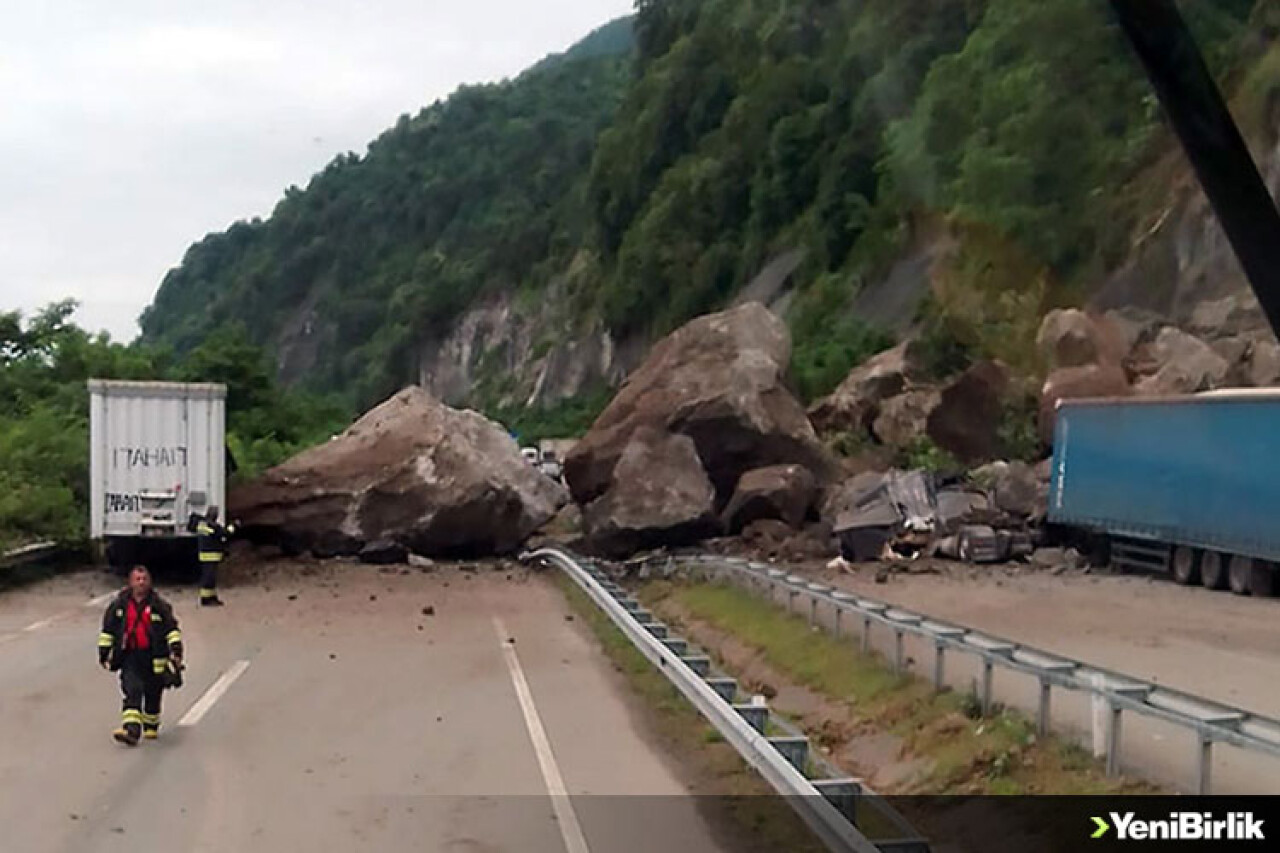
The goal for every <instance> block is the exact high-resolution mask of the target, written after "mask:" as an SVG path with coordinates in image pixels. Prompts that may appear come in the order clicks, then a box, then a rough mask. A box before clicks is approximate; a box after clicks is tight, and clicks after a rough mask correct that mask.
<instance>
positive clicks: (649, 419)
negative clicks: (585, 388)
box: [565, 303, 836, 506]
mask: <svg viewBox="0 0 1280 853" xmlns="http://www.w3.org/2000/svg"><path fill="white" fill-rule="evenodd" d="M790 357H791V342H790V338H789V336H788V334H787V327H786V324H784V323H783V322H782V321H781V320H780V319H778V317H776V316H775V315H773V314H772V313H770V312H769V311H768V310H767V309H766V308H764V307H763V306H762V305H759V304H757V303H748V304H746V305H743V306H741V307H738V308H734V309H731V310H729V311H725V312H722V313H719V314H712V315H709V316H706V317H700V318H698V319H697V320H694V321H692V322H690V323H688V324H686V325H685V326H683V327H682V328H680V329H678V330H676V331H675V332H673V333H672V334H670V335H668V336H667V337H665V338H663V339H662V340H661V341H659V342H658V343H657V344H656V345H655V346H654V347H653V349H652V350H651V351H650V353H649V357H648V358H647V359H646V360H645V362H644V363H643V364H642V365H641V366H640V367H639V368H638V369H637V370H636V371H635V372H634V373H632V374H631V375H630V376H629V377H628V378H627V381H626V382H625V383H624V384H623V386H622V389H621V390H620V391H619V392H618V394H617V396H616V397H615V398H614V399H613V402H611V403H610V404H609V406H608V408H606V409H605V411H604V413H603V414H601V415H600V417H599V419H597V420H596V422H595V424H594V425H593V426H592V427H591V430H590V431H589V432H588V433H587V434H586V436H584V437H583V439H582V440H581V441H580V442H578V444H577V445H576V446H575V447H574V449H573V452H571V453H570V454H569V456H568V457H567V459H566V460H565V477H566V478H567V480H568V483H569V488H570V489H571V490H572V492H573V497H574V500H576V501H577V502H578V503H580V504H583V505H586V504H590V503H592V502H593V501H596V500H598V499H599V498H600V497H601V496H602V495H604V494H605V493H606V492H608V491H609V489H610V487H611V486H612V484H613V483H614V482H615V480H616V479H617V476H616V473H615V468H616V467H617V465H618V461H619V459H621V457H622V454H623V452H624V451H625V450H626V448H627V445H628V444H629V443H630V441H631V438H632V436H633V435H634V434H635V432H636V430H638V429H640V428H642V427H651V428H654V429H658V430H662V431H666V432H671V433H676V434H679V435H684V436H687V437H689V438H690V439H692V441H693V442H694V445H695V446H696V448H697V455H698V458H699V459H700V460H701V463H702V468H703V469H704V470H705V471H706V473H707V476H708V477H709V478H710V479H711V483H712V485H713V486H714V487H715V490H716V501H717V506H724V505H725V504H727V503H728V501H729V499H730V497H732V495H733V489H734V487H735V486H737V484H738V479H739V478H740V477H741V476H742V474H743V473H744V472H746V471H750V470H752V469H753V468H762V467H766V466H769V465H782V464H792V463H794V464H798V465H804V466H805V467H807V468H809V470H811V471H813V472H814V474H815V475H816V476H817V477H818V478H819V479H820V480H824V479H827V478H828V477H829V476H831V475H833V473H834V471H835V467H836V466H835V462H834V460H833V459H832V457H831V456H830V455H829V453H828V452H827V450H826V449H825V448H824V447H823V446H822V444H821V443H820V442H819V441H818V436H817V434H816V433H815V432H814V430H813V426H812V425H811V424H810V423H809V419H808V417H807V416H806V414H805V410H804V407H803V406H801V405H800V402H799V401H798V400H797V399H796V398H795V396H794V395H793V394H792V393H791V391H790V390H789V389H788V388H787V385H786V372H787V367H788V364H789V361H790Z"/></svg>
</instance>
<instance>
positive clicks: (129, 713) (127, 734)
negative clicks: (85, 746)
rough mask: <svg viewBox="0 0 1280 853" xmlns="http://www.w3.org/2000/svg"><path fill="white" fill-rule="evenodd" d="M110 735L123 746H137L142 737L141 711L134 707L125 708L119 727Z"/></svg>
mask: <svg viewBox="0 0 1280 853" xmlns="http://www.w3.org/2000/svg"><path fill="white" fill-rule="evenodd" d="M111 736H112V737H113V738H115V739H116V740H117V741H118V742H120V743H122V744H124V745H125V746H137V745H138V740H139V739H141V737H142V712H141V711H138V710H136V709H134V708H126V709H125V711H124V715H123V718H122V723H121V725H120V728H118V729H116V730H115V731H114V732H112V733H111Z"/></svg>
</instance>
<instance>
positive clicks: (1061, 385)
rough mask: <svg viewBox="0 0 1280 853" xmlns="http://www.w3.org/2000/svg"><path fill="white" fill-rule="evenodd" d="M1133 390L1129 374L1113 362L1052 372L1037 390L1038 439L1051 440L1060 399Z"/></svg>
mask: <svg viewBox="0 0 1280 853" xmlns="http://www.w3.org/2000/svg"><path fill="white" fill-rule="evenodd" d="M1131 393H1132V389H1131V388H1130V387H1129V377H1128V376H1127V375H1126V374H1125V372H1124V370H1123V369H1122V368H1120V367H1119V366H1118V365H1114V364H1105V365H1104V364H1089V365H1085V366H1084V367H1064V368H1060V369H1058V370H1055V371H1053V372H1052V373H1050V374H1049V378H1048V379H1046V380H1045V383H1044V386H1043V388H1042V389H1041V391H1040V416H1039V425H1040V440H1041V441H1043V442H1044V443H1045V444H1052V442H1053V427H1054V422H1055V419H1056V418H1057V405H1058V401H1059V400H1074V399H1080V398H1084V397H1127V396H1129V395H1130V394H1131Z"/></svg>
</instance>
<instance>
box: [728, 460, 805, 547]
mask: <svg viewBox="0 0 1280 853" xmlns="http://www.w3.org/2000/svg"><path fill="white" fill-rule="evenodd" d="M816 491H817V483H816V482H815V481H814V478H813V474H811V473H809V470H808V469H807V468H804V467H802V466H800V465H774V466H771V467H769V468H757V469H756V470H754V471H748V472H747V473H745V474H743V475H742V479H741V480H739V481H738V488H737V489H735V490H734V493H733V498H732V499H730V501H729V505H728V506H727V507H725V511H724V514H723V516H722V520H723V523H724V527H725V529H726V530H727V531H729V532H730V533H737V532H738V531H740V530H742V529H743V528H744V527H746V526H747V525H748V524H751V523H752V522H754V521H758V520H760V519H777V520H780V521H784V522H786V523H787V524H789V525H790V526H791V527H794V528H799V527H800V525H802V524H803V523H804V520H805V517H806V516H807V515H808V514H809V508H810V507H812V506H813V499H814V495H815V493H816Z"/></svg>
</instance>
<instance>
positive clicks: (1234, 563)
mask: <svg viewBox="0 0 1280 853" xmlns="http://www.w3.org/2000/svg"><path fill="white" fill-rule="evenodd" d="M1252 581H1253V558H1252V557H1241V556H1240V555H1239V554H1234V555H1232V557H1231V560H1230V562H1228V563H1227V583H1228V584H1229V585H1230V586H1231V591H1232V592H1234V593H1235V594H1236V595H1248V594H1249V587H1250V585H1251V583H1252Z"/></svg>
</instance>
